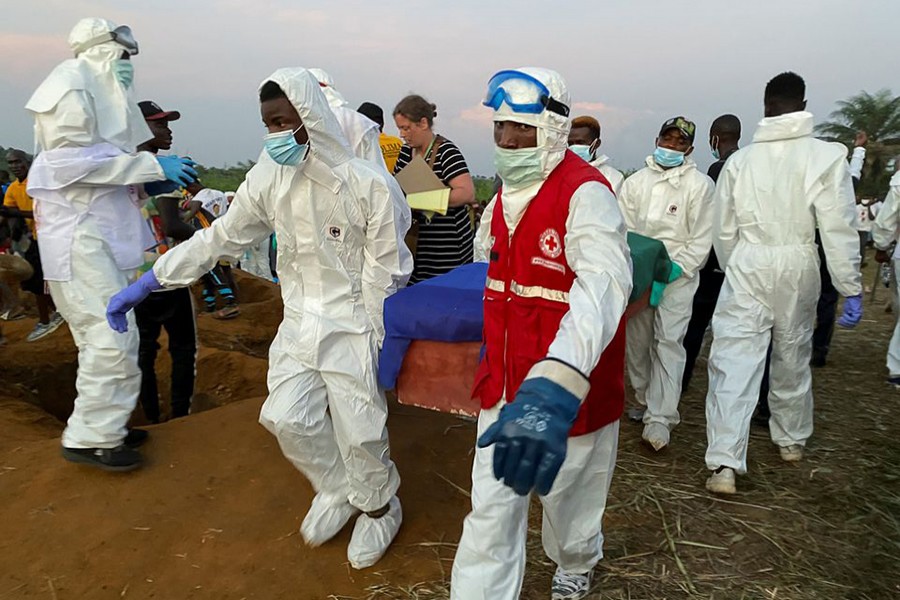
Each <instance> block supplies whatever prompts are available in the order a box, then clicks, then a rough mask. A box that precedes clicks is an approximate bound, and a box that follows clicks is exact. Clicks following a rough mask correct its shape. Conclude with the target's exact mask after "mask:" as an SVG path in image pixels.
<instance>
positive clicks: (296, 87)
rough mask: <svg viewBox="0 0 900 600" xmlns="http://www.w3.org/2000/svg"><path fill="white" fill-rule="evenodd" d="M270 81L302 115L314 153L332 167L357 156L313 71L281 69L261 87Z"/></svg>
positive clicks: (311, 151) (310, 146) (311, 152)
mask: <svg viewBox="0 0 900 600" xmlns="http://www.w3.org/2000/svg"><path fill="white" fill-rule="evenodd" d="M269 81H271V82H273V83H275V84H277V85H278V87H280V88H281V91H283V92H284V94H285V96H287V98H288V100H289V101H290V102H291V104H292V105H293V106H294V109H296V111H297V114H299V115H300V119H301V120H302V121H303V125H304V128H305V129H306V133H307V135H309V152H310V154H313V155H314V156H315V157H316V158H318V159H319V160H321V161H322V162H324V163H325V164H327V165H328V166H330V167H335V166H337V165H339V164H342V163H345V162H347V161H348V160H350V159H351V158H353V151H352V150H350V145H349V144H348V143H347V140H346V138H344V134H343V133H342V132H341V127H340V125H339V124H338V121H337V118H336V117H335V116H334V113H333V112H332V110H331V107H330V106H329V105H328V100H326V98H325V94H324V93H323V88H320V87H319V82H318V81H317V80H316V78H315V77H314V76H313V75H312V72H311V70H306V69H302V68H299V67H296V68H285V69H278V70H277V71H275V72H274V73H272V74H271V75H270V76H269V77H267V78H266V79H265V80H264V81H263V82H262V83H261V84H260V88H262V86H263V85H265V84H266V82H269ZM263 154H265V152H263Z"/></svg>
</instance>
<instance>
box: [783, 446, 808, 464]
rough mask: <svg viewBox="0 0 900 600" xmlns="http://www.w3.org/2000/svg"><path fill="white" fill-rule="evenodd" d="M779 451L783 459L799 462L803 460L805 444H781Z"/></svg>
mask: <svg viewBox="0 0 900 600" xmlns="http://www.w3.org/2000/svg"><path fill="white" fill-rule="evenodd" d="M778 451H779V453H780V454H781V460H783V461H785V462H797V461H799V460H803V446H801V445H799V444H792V445H790V446H780V447H779V448H778Z"/></svg>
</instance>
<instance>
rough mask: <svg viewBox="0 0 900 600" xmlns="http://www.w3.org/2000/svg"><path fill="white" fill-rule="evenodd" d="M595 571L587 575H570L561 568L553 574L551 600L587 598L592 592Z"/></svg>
mask: <svg viewBox="0 0 900 600" xmlns="http://www.w3.org/2000/svg"><path fill="white" fill-rule="evenodd" d="M593 574H594V572H593V571H588V572H587V573H569V572H567V571H563V570H562V569H560V568H559V567H557V568H556V573H554V574H553V584H552V585H551V586H550V599H551V600H580V599H581V598H586V597H587V595H588V594H589V593H590V592H591V577H592V576H593Z"/></svg>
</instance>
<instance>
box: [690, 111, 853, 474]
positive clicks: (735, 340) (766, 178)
mask: <svg viewBox="0 0 900 600" xmlns="http://www.w3.org/2000/svg"><path fill="white" fill-rule="evenodd" d="M812 132H813V116H812V115H811V114H810V113H808V112H793V113H788V114H784V115H781V116H777V117H769V118H764V119H763V120H762V121H761V122H760V123H759V126H758V128H757V130H756V133H755V134H754V136H753V143H752V144H751V145H750V146H747V147H746V148H742V149H741V150H738V151H737V152H735V153H734V154H733V155H732V156H731V157H729V159H728V162H727V163H726V164H725V168H724V169H723V170H722V174H721V176H720V177H719V181H718V186H717V192H716V203H715V206H716V218H715V221H714V229H715V233H714V244H715V250H716V256H717V257H718V259H719V264H720V265H721V266H722V268H723V269H724V270H725V283H724V284H723V286H722V291H721V293H720V294H719V301H718V303H717V305H716V312H715V314H714V316H713V321H712V327H713V343H712V348H711V350H710V357H709V393H708V395H707V397H706V419H707V437H708V442H709V446H708V448H707V451H706V464H707V467H709V468H710V469H717V468H719V467H728V468H732V469H734V470H735V471H736V472H737V473H746V471H747V443H748V441H749V435H750V417H751V416H752V414H753V410H754V408H755V407H756V403H757V399H758V396H759V386H760V381H761V379H762V375H763V368H764V365H765V361H766V351H767V348H768V346H769V342H770V340H771V342H772V359H771V366H770V376H769V386H770V391H769V408H770V410H771V413H772V416H771V418H770V420H769V430H770V432H771V437H772V441H773V442H774V443H775V444H776V445H778V446H780V447H782V448H788V447H790V446H804V445H805V444H806V440H807V439H808V438H809V436H810V435H811V434H812V429H813V396H812V377H811V374H810V367H809V359H810V354H811V352H812V341H811V340H812V332H813V326H814V321H815V318H816V302H817V300H818V297H819V287H820V281H819V259H818V254H817V249H816V243H815V232H816V226H817V225H818V228H819V232H820V235H821V239H822V246H823V249H824V251H825V255H826V257H827V258H828V271H829V273H830V274H831V279H832V281H833V282H834V286H835V288H837V290H838V291H839V292H840V293H841V294H842V295H844V296H855V295H858V294H860V293H861V292H862V286H861V282H860V273H859V258H860V257H859V236H858V234H857V232H856V203H855V201H854V196H853V186H852V183H851V181H850V173H849V171H848V169H847V160H846V155H847V149H846V148H845V147H844V146H843V145H841V144H834V143H826V142H823V141H821V140H816V139H814V138H813V137H812Z"/></svg>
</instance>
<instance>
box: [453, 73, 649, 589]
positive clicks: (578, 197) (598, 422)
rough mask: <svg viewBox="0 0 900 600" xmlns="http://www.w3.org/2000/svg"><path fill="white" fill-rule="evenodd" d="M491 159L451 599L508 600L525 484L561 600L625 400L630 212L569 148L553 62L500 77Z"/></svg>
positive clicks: (582, 549) (589, 540) (586, 558)
mask: <svg viewBox="0 0 900 600" xmlns="http://www.w3.org/2000/svg"><path fill="white" fill-rule="evenodd" d="M484 103H485V105H487V106H490V107H491V108H493V109H494V143H495V144H496V147H495V150H494V164H495V165H496V167H497V172H498V174H499V175H500V178H501V179H502V182H503V184H502V187H501V188H500V190H499V191H498V193H497V196H496V197H495V198H494V200H493V202H491V204H490V205H489V206H488V208H487V209H486V211H485V212H484V215H483V216H482V219H481V227H480V230H479V236H478V240H477V241H476V256H477V257H478V256H480V257H481V260H488V261H489V266H488V277H487V282H486V285H485V292H484V293H485V307H484V346H485V352H484V358H483V360H482V362H481V365H480V366H479V370H478V374H477V375H476V378H475V389H474V392H473V394H474V396H475V397H477V398H479V399H480V400H481V406H482V410H481V414H480V416H479V419H478V435H479V438H478V447H477V449H476V451H475V460H474V464H473V466H472V512H471V513H469V515H468V517H466V520H465V524H464V526H463V534H462V539H461V540H460V543H459V549H458V551H457V554H456V560H455V562H454V564H453V578H452V586H451V598H453V599H454V600H487V599H490V600H505V599H509V600H514V599H516V598H518V597H519V593H520V592H521V588H522V579H523V576H524V571H525V539H526V533H527V529H528V527H527V525H528V523H527V521H528V504H529V497H530V494H531V490H532V489H534V491H536V492H537V494H538V496H539V498H540V501H541V504H542V505H543V509H544V525H543V543H544V550H545V552H546V553H547V555H548V556H549V557H550V559H551V560H553V562H555V563H556V564H557V565H558V568H557V571H556V574H555V575H554V578H553V586H552V588H553V591H552V597H553V598H554V599H559V600H562V599H567V600H571V599H577V598H584V597H585V596H587V594H588V593H589V591H590V586H591V573H592V571H593V568H594V566H595V565H596V564H597V562H598V561H599V560H600V559H601V558H602V555H603V551H602V545H603V534H602V532H601V521H602V518H603V511H604V508H605V506H606V496H607V492H608V490H609V485H610V482H611V479H612V473H613V468H614V466H615V461H616V447H617V439H618V431H619V417H620V416H621V414H622V406H623V402H624V382H623V377H624V362H625V335H624V329H625V328H624V321H623V318H622V315H623V313H624V311H625V307H626V304H627V302H628V296H629V293H630V292H631V287H632V280H631V263H630V258H629V251H628V246H627V244H626V237H625V222H624V220H623V218H622V215H621V213H620V212H619V207H618V204H617V202H616V199H615V196H614V195H613V193H612V191H611V190H610V187H609V182H608V181H607V180H606V179H605V178H604V177H603V175H601V174H600V173H599V172H598V171H597V170H596V169H594V168H593V167H591V166H590V165H588V164H587V163H586V162H584V161H583V160H581V159H579V158H578V157H577V156H575V155H574V154H573V153H572V152H569V151H567V150H566V146H567V140H568V134H569V128H570V123H569V119H568V115H569V106H570V100H569V94H568V91H567V89H566V85H565V82H564V81H563V79H562V78H561V77H560V76H559V75H558V74H557V73H555V72H553V71H548V70H544V69H534V68H522V69H517V70H513V71H501V72H499V73H497V74H496V75H495V76H494V77H493V78H492V79H491V81H490V83H489V84H488V94H487V97H486V99H485V102H484Z"/></svg>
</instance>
